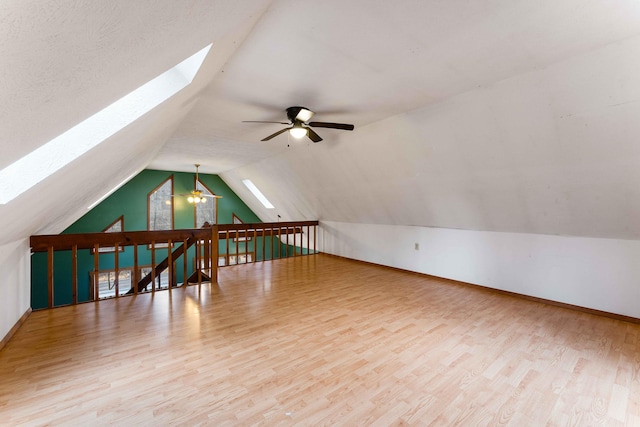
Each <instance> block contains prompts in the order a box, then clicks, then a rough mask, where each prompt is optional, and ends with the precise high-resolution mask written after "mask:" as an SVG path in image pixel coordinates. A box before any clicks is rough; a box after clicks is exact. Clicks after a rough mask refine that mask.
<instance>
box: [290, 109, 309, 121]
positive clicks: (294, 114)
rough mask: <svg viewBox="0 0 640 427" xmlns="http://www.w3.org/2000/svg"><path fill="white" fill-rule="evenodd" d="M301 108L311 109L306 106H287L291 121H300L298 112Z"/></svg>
mask: <svg viewBox="0 0 640 427" xmlns="http://www.w3.org/2000/svg"><path fill="white" fill-rule="evenodd" d="M301 110H309V109H308V108H306V107H289V108H287V118H288V119H289V121H290V122H291V123H295V122H297V121H298V122H299V121H301V120H299V119H298V114H299V113H300V111H301Z"/></svg>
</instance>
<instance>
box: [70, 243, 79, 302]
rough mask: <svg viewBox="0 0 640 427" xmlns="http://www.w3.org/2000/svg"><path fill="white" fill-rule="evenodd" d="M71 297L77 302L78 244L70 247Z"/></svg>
mask: <svg viewBox="0 0 640 427" xmlns="http://www.w3.org/2000/svg"><path fill="white" fill-rule="evenodd" d="M71 297H72V298H73V303H74V304H77V303H78V245H73V247H72V248H71Z"/></svg>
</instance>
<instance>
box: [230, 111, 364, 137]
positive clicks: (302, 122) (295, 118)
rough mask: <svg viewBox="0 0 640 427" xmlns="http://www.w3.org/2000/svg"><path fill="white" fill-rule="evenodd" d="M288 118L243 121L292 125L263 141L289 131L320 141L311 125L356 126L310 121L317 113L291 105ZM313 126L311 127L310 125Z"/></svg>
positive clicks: (338, 127)
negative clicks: (282, 119)
mask: <svg viewBox="0 0 640 427" xmlns="http://www.w3.org/2000/svg"><path fill="white" fill-rule="evenodd" d="M286 112H287V118H288V119H289V122H288V123H287V122H268V121H254V120H245V121H244V122H243V123H278V124H282V125H291V126H290V127H288V128H284V129H281V130H279V131H278V132H276V133H274V134H271V135H269V136H267V137H266V138H263V139H262V140H261V141H269V140H270V139H272V138H275V137H276V136H278V135H280V134H281V133H284V132H286V131H289V134H290V135H291V136H292V137H294V138H296V139H300V138H303V137H305V136H307V137H309V139H310V140H312V141H313V142H320V141H322V138H321V137H320V135H318V134H317V133H316V132H315V131H314V130H313V129H311V127H320V128H330V129H340V130H353V129H355V126H354V125H352V124H347V123H331V122H310V121H309V120H311V117H313V115H314V114H315V113H314V112H313V111H311V110H309V109H308V108H306V107H289V108H287V109H286ZM308 126H311V127H308Z"/></svg>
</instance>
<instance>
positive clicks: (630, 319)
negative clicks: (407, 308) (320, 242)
mask: <svg viewBox="0 0 640 427" xmlns="http://www.w3.org/2000/svg"><path fill="white" fill-rule="evenodd" d="M322 254H323V255H328V256H332V257H336V258H342V259H347V260H349V261H356V262H361V263H363V264H369V265H375V266H378V267H384V268H390V269H392V270H397V271H402V272H405V273H411V274H417V275H419V276H424V277H430V278H434V279H438V280H443V281H447V282H451V283H456V284H458V285H464V286H471V287H474V288H480V289H483V290H486V291H488V292H493V293H497V294H501V295H506V296H511V297H515V298H521V299H525V300H527V301H533V302H538V303H541V304H546V305H553V306H555V307H560V308H566V309H568V310H573V311H580V312H583V313H588V314H593V315H596V316H603V317H608V318H610V319H615V320H621V321H623V322H630V323H636V324H640V318H637V317H632V316H625V315H623V314H618V313H610V312H608V311H602V310H596V309H593V308H588V307H582V306H579V305H573V304H567V303H564V302H558V301H554V300H550V299H545V298H539V297H533V296H530V295H524V294H519V293H517V292H511V291H505V290H502V289H495V288H490V287H488V286H482V285H476V284H473V283H467V282H461V281H459V280H454V279H448V278H446V277H439V276H434V275H432V274H426V273H420V272H418V271H412V270H405V269H403V268H399V267H391V266H388V265H384V264H377V263H375V262H369V261H362V260H359V259H353V258H348V257H343V256H340V255H333V254H328V253H326V252H322Z"/></svg>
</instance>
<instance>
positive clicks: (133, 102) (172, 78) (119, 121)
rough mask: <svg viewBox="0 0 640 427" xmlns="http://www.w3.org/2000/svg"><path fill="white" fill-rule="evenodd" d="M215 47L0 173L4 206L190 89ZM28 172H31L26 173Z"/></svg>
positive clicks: (205, 49)
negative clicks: (183, 90) (178, 94)
mask: <svg viewBox="0 0 640 427" xmlns="http://www.w3.org/2000/svg"><path fill="white" fill-rule="evenodd" d="M210 48H211V45H209V46H207V47H205V48H204V49H202V50H200V51H199V52H197V53H195V54H194V55H192V56H191V57H189V58H187V59H185V60H184V61H182V62H181V63H179V64H178V65H176V66H175V67H173V68H171V69H170V70H168V71H166V72H164V73H162V74H160V75H159V76H158V77H156V78H154V79H153V80H151V81H149V82H147V83H145V84H144V85H142V86H140V87H139V88H138V89H136V90H134V91H133V92H131V93H130V94H128V95H125V96H124V97H122V98H120V99H119V100H117V101H116V102H114V103H113V104H111V105H109V106H108V107H106V108H105V109H103V110H102V111H99V112H97V113H96V114H94V115H93V116H91V117H89V118H88V119H86V120H84V121H83V122H81V123H79V124H77V125H76V126H74V127H72V128H71V129H69V130H67V131H66V132H64V133H63V134H61V135H59V136H57V137H55V138H54V139H52V140H51V141H49V142H48V143H46V144H44V145H42V146H40V147H38V148H37V149H35V150H34V151H32V152H31V153H29V154H27V155H26V156H24V157H22V158H20V159H18V160H17V161H15V162H14V163H12V164H10V165H9V166H7V167H6V168H4V169H2V170H1V171H0V205H2V204H5V203H8V202H9V201H11V200H13V199H14V198H16V197H17V196H19V195H20V194H22V193H24V192H25V191H27V190H29V189H30V188H31V187H33V186H34V185H36V184H37V183H39V182H40V181H42V180H43V179H45V178H47V177H48V176H50V175H51V174H53V173H55V172H56V171H58V170H60V169H61V168H63V167H64V166H66V165H67V164H69V163H71V162H72V161H73V160H75V159H77V158H78V157H80V156H81V155H83V154H84V153H86V152H87V151H89V150H90V149H92V148H93V147H95V146H97V145H98V144H100V143H101V142H103V141H105V140H106V139H107V138H109V137H111V136H112V135H114V134H115V133H117V132H118V131H120V130H121V129H123V128H125V127H126V126H128V125H130V124H131V123H133V122H134V121H136V120H137V119H138V118H140V117H141V116H143V115H144V114H146V113H148V112H149V111H151V110H152V109H154V108H155V107H157V106H158V105H160V104H162V103H163V102H164V101H166V100H167V99H169V98H171V97H172V96H173V95H175V94H176V93H178V92H179V91H181V90H182V89H184V88H185V87H187V86H188V85H189V84H190V83H191V82H192V81H193V78H194V77H195V75H196V73H197V72H198V70H199V69H200V66H201V65H202V63H203V61H204V58H205V57H206V56H207V53H208V52H209V49H210ZM25 171H28V173H25Z"/></svg>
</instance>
